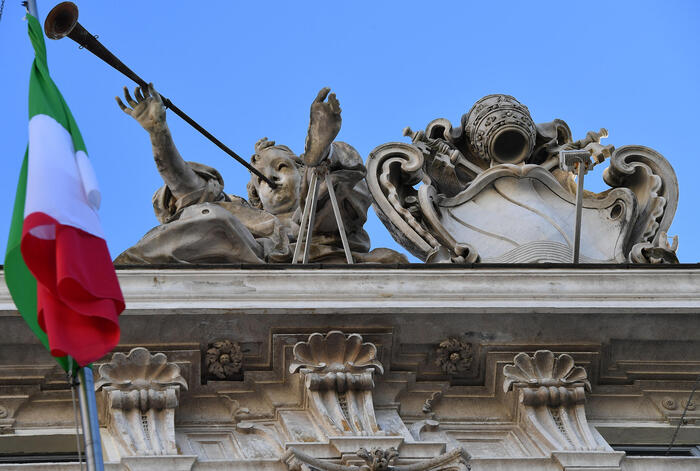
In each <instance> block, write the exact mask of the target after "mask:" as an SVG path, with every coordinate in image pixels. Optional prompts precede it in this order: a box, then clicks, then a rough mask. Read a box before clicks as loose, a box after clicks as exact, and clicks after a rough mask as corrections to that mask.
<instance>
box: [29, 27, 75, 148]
mask: <svg viewBox="0 0 700 471" xmlns="http://www.w3.org/2000/svg"><path fill="white" fill-rule="evenodd" d="M27 22H28V26H29V39H30V40H31V42H32V46H34V53H35V57H34V63H33V64H32V70H31V74H30V75H29V119H32V117H34V116H36V115H39V114H45V115H47V116H51V117H52V118H53V119H55V120H56V121H58V123H60V124H61V126H63V127H64V128H66V130H67V131H68V133H69V134H70V135H71V137H72V138H73V147H74V148H75V151H76V152H77V151H79V150H82V151H83V152H85V153H86V154H87V149H86V148H85V142H84V141H83V137H82V136H81V134H80V130H79V129H78V125H77V124H76V122H75V119H73V114H72V113H71V112H70V108H68V104H67V103H66V101H65V100H64V99H63V95H61V92H60V91H59V90H58V87H57V86H56V84H55V83H54V82H53V80H52V79H51V76H50V75H49V65H48V62H47V60H46V43H45V42H44V33H43V31H42V29H41V25H40V24H39V21H38V20H37V19H36V18H34V17H33V16H31V15H27Z"/></svg>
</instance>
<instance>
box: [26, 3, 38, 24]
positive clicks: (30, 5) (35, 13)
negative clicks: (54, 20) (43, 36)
mask: <svg viewBox="0 0 700 471" xmlns="http://www.w3.org/2000/svg"><path fill="white" fill-rule="evenodd" d="M24 3H25V6H26V7H27V13H29V14H30V15H32V16H33V17H34V18H36V19H37V20H38V19H39V10H37V8H36V0H26V1H25V2H24Z"/></svg>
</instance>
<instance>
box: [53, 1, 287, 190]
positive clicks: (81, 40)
mask: <svg viewBox="0 0 700 471" xmlns="http://www.w3.org/2000/svg"><path fill="white" fill-rule="evenodd" d="M58 8H61V5H58V6H57V7H55V8H54V10H56V9H58ZM54 10H52V11H51V12H50V13H49V17H47V20H46V22H47V25H45V29H47V28H49V27H50V26H51V25H50V24H49V23H50V20H51V17H52V16H53V15H52V13H53V11H54ZM75 14H76V20H77V7H76V10H75ZM49 29H50V28H49ZM47 36H49V37H50V38H51V39H60V38H61V37H63V36H61V35H52V34H48V30H47ZM67 36H68V37H69V38H71V39H72V40H73V41H75V42H77V43H78V44H80V45H81V46H82V47H84V48H85V49H87V50H88V51H90V52H92V53H93V54H94V55H96V56H97V57H99V58H100V59H102V60H103V61H104V62H106V63H107V64H108V65H109V66H111V67H112V68H114V69H115V70H117V71H119V72H121V73H122V74H124V75H126V76H127V77H128V78H130V79H131V80H133V81H134V82H136V83H137V84H138V85H139V86H140V87H142V88H146V89H147V88H148V83H146V81H145V80H144V79H142V78H141V77H139V76H138V75H137V74H136V73H135V72H134V71H133V70H131V69H130V68H129V67H127V66H126V65H125V64H124V63H123V62H122V61H120V60H119V59H118V58H117V56H115V55H114V54H112V53H111V52H110V51H109V49H107V48H106V47H105V46H104V45H103V44H102V43H101V42H99V41H98V40H97V38H96V37H95V36H93V35H92V34H90V32H89V31H88V30H86V29H85V28H84V27H83V26H82V25H81V24H80V23H78V22H77V21H76V23H75V25H74V26H73V28H72V29H71V30H70V31H69V32H68V33H67ZM161 98H162V99H163V104H164V105H165V107H166V108H170V109H171V110H173V113H175V114H176V115H178V116H179V117H180V118H182V119H183V120H184V121H185V122H186V123H187V124H189V125H190V126H192V127H193V128H195V129H196V130H197V131H199V132H200V133H201V134H202V135H203V136H204V137H206V138H207V139H209V140H210V141H211V142H213V143H214V144H215V145H216V146H217V147H218V148H219V149H221V150H223V151H224V152H226V153H227V154H228V155H230V156H231V157H233V158H234V159H235V160H236V161H237V162H238V163H240V164H241V165H243V166H244V167H245V168H247V169H248V170H249V171H250V172H251V173H253V174H255V175H256V176H257V177H259V178H260V179H262V180H263V181H265V182H266V183H267V184H268V185H270V187H272V188H276V187H277V185H276V184H275V183H274V182H273V181H272V180H270V179H269V178H267V177H266V176H265V175H263V174H262V173H261V172H260V171H258V170H257V169H256V168H255V167H253V166H252V165H250V164H249V163H248V162H246V161H245V159H243V158H242V157H241V156H239V155H238V154H236V153H235V152H234V151H233V150H231V149H230V148H229V147H228V146H226V145H225V144H224V143H223V142H221V141H220V140H218V139H217V138H215V137H214V136H213V135H212V134H211V133H210V132H209V131H207V130H206V129H204V128H203V127H202V126H200V125H199V123H197V122H196V121H195V120H194V119H192V118H190V117H189V116H188V115H187V114H186V113H185V112H184V111H182V110H181V109H180V108H178V107H177V106H175V104H174V103H173V102H172V101H170V99H168V98H166V97H164V96H163V95H161Z"/></svg>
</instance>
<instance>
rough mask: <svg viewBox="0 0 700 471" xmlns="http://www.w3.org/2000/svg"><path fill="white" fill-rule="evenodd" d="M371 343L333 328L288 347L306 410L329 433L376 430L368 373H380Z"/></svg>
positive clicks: (371, 432)
mask: <svg viewBox="0 0 700 471" xmlns="http://www.w3.org/2000/svg"><path fill="white" fill-rule="evenodd" d="M376 355H377V347H375V346H374V345H373V344H371V343H363V342H362V336H360V335H358V334H352V335H349V336H348V337H346V336H345V334H343V333H342V332H340V331H337V330H334V331H331V332H329V333H328V334H327V335H325V336H324V335H323V334H320V333H314V334H311V335H310V336H309V339H308V341H306V342H299V343H297V344H296V345H295V346H294V360H293V362H292V363H291V365H289V372H290V373H297V372H299V373H301V374H302V375H303V377H304V382H305V386H306V390H307V394H308V398H309V406H310V409H311V413H312V414H313V415H314V416H315V417H316V419H317V420H318V423H319V424H320V425H321V426H322V427H323V428H324V429H325V430H326V433H327V434H328V435H329V436H334V435H382V434H383V432H381V431H380V430H379V427H378V425H377V419H376V417H375V415H374V403H373V401H372V389H373V388H374V381H373V380H372V375H373V374H374V372H375V371H376V372H378V373H380V374H381V373H383V372H384V368H383V367H382V364H381V363H380V362H379V361H378V360H377V359H376Z"/></svg>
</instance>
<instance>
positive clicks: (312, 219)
mask: <svg viewBox="0 0 700 471" xmlns="http://www.w3.org/2000/svg"><path fill="white" fill-rule="evenodd" d="M311 171H312V172H313V173H314V175H316V184H315V185H314V186H313V193H312V195H311V208H310V210H309V227H308V228H307V229H306V242H305V243H304V259H303V260H302V263H309V249H310V248H311V237H312V236H313V233H314V222H315V221H316V206H317V203H318V189H319V186H321V179H320V178H318V167H314V168H313V170H311Z"/></svg>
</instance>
